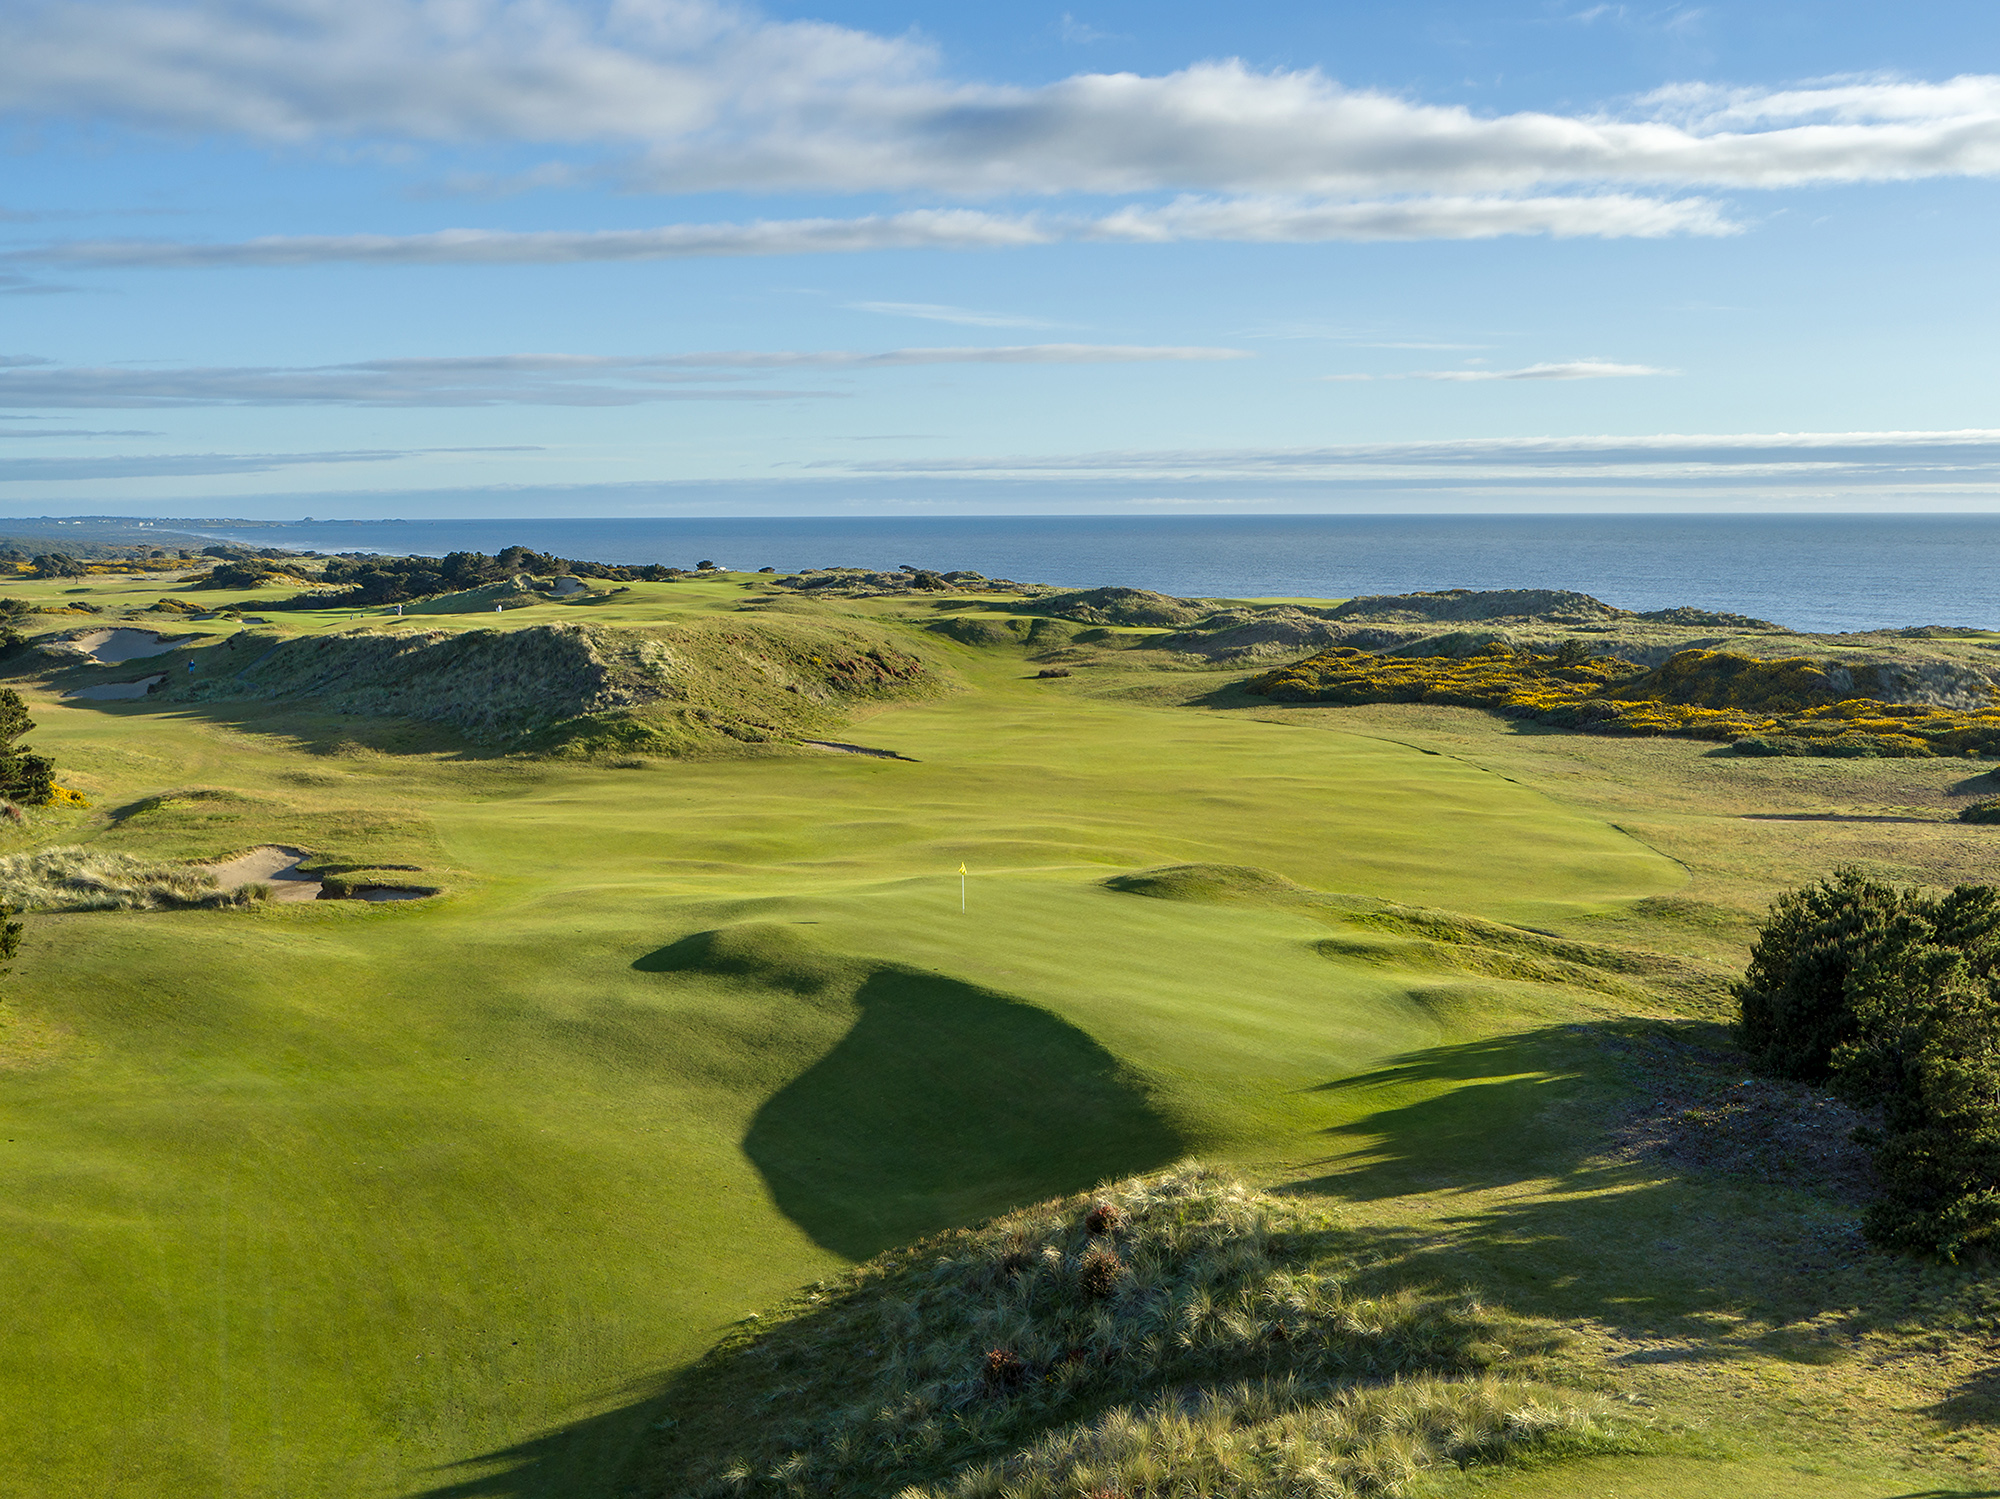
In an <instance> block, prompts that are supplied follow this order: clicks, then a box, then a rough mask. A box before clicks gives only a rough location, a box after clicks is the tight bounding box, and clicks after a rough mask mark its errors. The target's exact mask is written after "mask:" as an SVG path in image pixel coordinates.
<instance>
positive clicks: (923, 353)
mask: <svg viewBox="0 0 2000 1499" xmlns="http://www.w3.org/2000/svg"><path fill="white" fill-rule="evenodd" d="M1249 357H1250V356H1249V355H1248V354H1247V353H1246V352H1245V351H1243V350H1241V349H1221V348H1196V347H1188V348H1181V347H1156V346H1148V345H1130V344H1017V345H1003V346H999V347H993V348H936V349H888V350H883V351H881V352H879V353H866V352H856V351H852V350H838V349H835V350H718V351H714V352H710V353H694V354H653V355H624V356H620V355H593V354H494V355H474V356H461V357H455V358H443V359H375V360H363V361H360V362H357V363H353V364H330V365H313V366H307V367H301V368H287V367H283V366H209V367H192V368H183V369H165V370H148V369H127V368H122V367H113V368H92V367H88V366H77V365H59V364H56V363H55V362H54V361H52V360H46V359H39V358H35V357H33V356H28V355H6V356H0V407H6V408H13V409H17V410H58V409H120V410H138V409H161V408H171V407H186V406H401V407H424V406H434V407H447V406H458V407H468V406H637V405H645V404H649V403H653V402H660V401H785V400H801V399H815V398H820V399H824V398H831V397H836V396H838V395H839V394H840V392H837V391H827V390H779V389H772V388H769V387H764V386H757V387H735V388H732V387H731V386H729V385H728V384H721V385H718V384H717V382H729V381H742V380H748V379H751V378H754V377H756V376H758V375H762V374H766V373H771V372H803V373H842V372H848V371H862V370H882V369H913V368H923V367H927V366H934V365H974V364H988V365H995V364H997V365H1024V364H1035V365H1086V364H1143V363H1159V362H1167V363H1181V362H1187V361H1206V360H1227V359H1245V358H1249Z"/></svg>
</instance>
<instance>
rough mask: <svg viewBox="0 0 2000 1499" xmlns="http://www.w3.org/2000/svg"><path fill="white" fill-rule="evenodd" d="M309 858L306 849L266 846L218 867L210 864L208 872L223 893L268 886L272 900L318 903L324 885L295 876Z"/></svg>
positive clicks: (301, 875) (270, 844) (310, 878)
mask: <svg viewBox="0 0 2000 1499" xmlns="http://www.w3.org/2000/svg"><path fill="white" fill-rule="evenodd" d="M310 857H311V853H310V851H309V850H307V849H303V848H286V847H284V846H283V845H282V844H277V843H266V844H264V845H263V846H262V847H259V848H253V849H251V850H250V851H249V852H248V853H246V854H238V855H237V856H236V857H235V858H233V859H229V860H227V861H225V862H223V863H221V864H211V865H209V866H208V870H209V873H210V874H212V875H214V876H215V882H216V884H218V885H220V886H221V887H222V888H223V889H225V890H239V889H241V888H242V887H243V886H245V885H254V884H257V883H259V882H261V883H263V884H267V885H269V886H270V887H271V899H272V900H283V901H294V900H318V899H319V898H320V896H321V894H323V893H324V892H325V889H326V886H325V885H323V884H322V883H320V881H318V880H316V879H314V878H313V877H312V876H311V875H309V874H300V873H299V865H301V864H303V863H304V862H305V861H306V860H307V859H308V858H310Z"/></svg>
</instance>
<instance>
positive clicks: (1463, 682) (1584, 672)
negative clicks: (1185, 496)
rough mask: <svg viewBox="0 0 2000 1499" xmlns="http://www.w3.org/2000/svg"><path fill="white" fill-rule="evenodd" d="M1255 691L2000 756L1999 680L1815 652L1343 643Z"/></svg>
mask: <svg viewBox="0 0 2000 1499" xmlns="http://www.w3.org/2000/svg"><path fill="white" fill-rule="evenodd" d="M1245 690H1246V691H1248V692H1250V693H1253V694H1256V695H1258V696H1262V697H1270V698H1275V699H1277V700H1278V701H1280V702H1295V703H1297V702H1304V703H1344V704H1351V703H1452V704H1458V705H1460V706H1464V707H1472V708H1488V709H1492V710H1495V711H1497V712H1501V713H1505V714H1508V715H1510V716H1512V717H1517V718H1532V719H1536V720H1538V721H1540V722H1542V723H1548V724H1554V725H1556V726H1558V727H1560V728H1568V729H1580V730H1585V731H1588V732H1591V733H1600V734H1675V735H1682V736H1685V737H1688V738H1694V739H1716V740H1731V741H1743V740H1750V741H1753V742H1752V743H1751V744H1749V745H1746V746H1745V749H1744V752H1745V753H1749V754H1809V755H1834V756H1849V755H1853V756H1870V757H1872V756H1882V757H1891V758H1893V757H1899V756H1914V757H1924V756H1930V755H1941V754H1945V755H1961V754H1992V753H2000V705H1996V704H1995V702H1994V700H1993V695H1992V692H1991V689H1990V688H1985V687H1979V688H1977V689H1976V690H1975V689H1973V688H1972V687H1969V686H1968V685H1967V684H1966V683H1965V682H1964V681H1961V680H1959V679H1957V678H1956V677H1954V679H1953V680H1951V681H1949V682H1946V681H1943V680H1942V679H1941V680H1940V681H1937V682H1931V681H1927V680H1923V679H1921V676H1919V677H1911V678H1905V677H1903V676H1899V675H1898V674H1896V673H1895V672H1893V671H1891V670H1889V669H1886V668H1883V667H1879V666H1869V665H1861V664H1857V665H1856V666H1854V667H1852V668H1849V667H1847V666H1843V665H1839V664H1828V663H1824V662H1817V661H1812V660H1809V659H1806V658H1804V657H1799V658H1794V659H1788V660H1781V661H1765V660H1758V659H1755V658H1753V657H1749V656H1742V655H1737V654H1734V653H1732V652H1728V651H1709V650H1693V651H1680V652H1677V653H1676V654H1675V655H1673V656H1672V657H1670V658H1669V659H1668V660H1667V661H1666V662H1665V663H1664V664H1662V665H1661V666H1658V667H1656V668H1654V669H1653V670H1651V671H1646V670H1644V669H1643V668H1641V667H1638V666H1635V665H1633V664H1632V663H1630V662H1627V661H1619V660H1615V659H1612V658H1610V657H1603V656H1598V657H1590V656H1586V655H1585V654H1584V653H1583V651H1582V650H1581V649H1569V650H1565V651H1559V652H1557V653H1555V654H1541V653H1537V652H1532V651H1515V650H1513V649H1510V648H1509V647H1508V646H1507V645H1505V644H1504V643H1500V642H1495V643H1492V644H1489V645H1486V646H1484V647H1482V648H1481V649H1480V650H1479V651H1478V652H1477V653H1476V654H1473V655H1471V656H1468V657H1464V658H1453V657H1448V656H1385V655H1378V654H1376V653H1374V652H1371V651H1363V650H1358V649H1355V648H1353V647H1350V646H1341V647H1336V648H1334V649H1331V650H1326V651H1321V652H1320V653H1319V654H1318V655H1315V656H1309V657H1307V658H1306V659H1305V660H1304V661H1300V662H1296V663H1294V664H1293V665H1290V666H1285V667H1279V668H1277V669H1276V670H1273V671H1268V672H1264V673H1262V674H1261V675H1259V676H1256V677H1253V678H1251V679H1250V681H1249V682H1247V683H1246V684H1245ZM1871 694H1882V695H1889V696H1895V697H1898V698H1903V699H1906V700H1905V701H1897V702H1891V701H1887V700H1885V696H1881V695H1871ZM1908 699H1914V700H1908ZM1950 704H1957V705H1958V706H1950Z"/></svg>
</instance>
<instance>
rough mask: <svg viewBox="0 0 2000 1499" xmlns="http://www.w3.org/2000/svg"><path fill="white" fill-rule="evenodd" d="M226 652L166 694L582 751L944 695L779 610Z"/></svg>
mask: <svg viewBox="0 0 2000 1499" xmlns="http://www.w3.org/2000/svg"><path fill="white" fill-rule="evenodd" d="M519 597H521V598H526V599H532V598H535V597H538V595H533V594H522V595H519ZM211 652H212V654H205V655H204V657H203V659H202V661H201V662H200V663H198V665H199V666H200V667H202V668H204V669H202V670H200V671H198V672H197V674H195V675H193V676H190V677H189V678H188V679H187V680H185V681H183V680H181V679H180V678H179V677H177V676H173V675H171V674H170V676H169V680H168V682H167V683H166V684H165V685H164V687H163V688H162V689H161V690H160V691H159V692H158V693H156V694H155V695H156V696H157V697H159V698H161V699H169V700H178V701H188V700H193V701H197V702H222V701H228V700H232V699H244V698H253V699H254V698H263V699H273V700H278V701H289V702H300V703H307V704H310V705H311V706H312V707H313V708H314V709H315V710H318V711H332V712H335V713H342V714H353V715H357V716H361V717H366V718H383V719H409V720H418V721H423V722H430V723H439V724H443V725H446V726H448V727H449V728H452V729H454V730H457V731H458V732H459V733H461V734H463V735H465V736H466V737H467V738H469V739H472V740H474V741H475V742H478V743H485V744H493V745H499V746H505V747H507V748H510V749H517V750H556V749H565V750H568V751H570V752H572V753H595V752H598V751H605V752H618V753H631V752H634V751H637V752H641V753H654V754H667V755H672V754H683V753H690V752H695V751H699V750H704V749H713V748H716V747H719V746H726V745H728V744H730V743H732V742H734V743H739V744H741V743H750V744H764V743H774V742H783V741H786V740H789V739H792V738H796V737H799V736H801V735H804V734H809V733H812V732H815V731H819V730H824V729H827V728H830V727H833V726H835V725H837V724H838V723H839V722H840V721H841V720H842V718H843V717H844V710H845V708H846V707H847V706H848V705H850V704H853V703H857V702H863V701H871V700H880V699H885V698H893V697H903V696H922V695H925V694H926V693H929V692H934V691H936V690H937V681H936V678H935V676H934V675H933V674H932V673H931V671H930V669H929V667H928V666H926V664H925V663H924V662H923V661H922V660H921V659H920V658H918V657H916V656H914V655H911V654H910V653H908V652H907V651H902V650H899V649H897V648H896V647H895V646H893V645H891V644H889V643H887V642H886V641H883V640H877V639H871V638H868V637H866V636H864V635H861V634H860V633H858V632H855V631H850V630H845V629H839V628H834V627H829V626H814V625H805V624H797V623H794V622H791V621H777V620H769V621H764V620H760V621H759V622H758V623H756V624H755V625H749V624H742V623H738V622H735V621H730V622H727V623H724V622H720V621H717V622H708V621H699V622H694V623H690V624H687V625H683V626H677V627H667V628H661V629H654V630H621V629H605V628H598V627H590V626H583V625H572V624H548V625H532V626H528V627H526V628H523V629H495V630H412V631H405V632H398V633H387V632H379V631H372V630H358V631H349V632H344V633H340V634H332V635H312V636H303V637H297V638H291V639H285V638H281V637H278V636H275V635H266V634H260V633H253V632H244V633H243V634H240V635H236V636H233V637H231V638H230V639H229V640H227V641H225V642H223V643H222V644H221V645H219V646H216V647H213V648H211Z"/></svg>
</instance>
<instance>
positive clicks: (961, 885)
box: [958, 864, 965, 916]
mask: <svg viewBox="0 0 2000 1499" xmlns="http://www.w3.org/2000/svg"><path fill="white" fill-rule="evenodd" d="M958 914H959V915H961V916H963V915H964V914H965V866H964V865H963V864H961V865H959V866H958Z"/></svg>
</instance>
